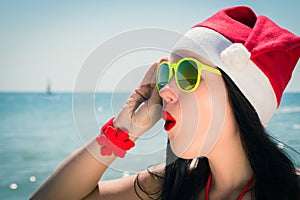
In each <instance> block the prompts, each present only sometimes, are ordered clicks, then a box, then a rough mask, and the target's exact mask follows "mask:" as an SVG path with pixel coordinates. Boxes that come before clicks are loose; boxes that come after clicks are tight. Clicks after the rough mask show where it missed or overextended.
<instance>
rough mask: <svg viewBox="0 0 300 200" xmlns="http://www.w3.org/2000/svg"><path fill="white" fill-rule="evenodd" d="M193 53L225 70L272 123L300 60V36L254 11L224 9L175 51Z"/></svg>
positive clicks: (194, 30)
mask: <svg viewBox="0 0 300 200" xmlns="http://www.w3.org/2000/svg"><path fill="white" fill-rule="evenodd" d="M177 50H189V51H193V52H195V53H197V54H199V55H200V56H202V57H204V58H205V59H207V60H209V61H211V62H212V63H213V64H215V65H216V66H218V67H219V68H221V69H222V70H223V71H224V72H225V73H226V74H227V75H229V77H230V78H231V79H232V81H233V82H234V83H235V84H236V85H237V87H238V88H239V89H240V90H241V92H242V93H243V94H244V96H245V97H246V98H247V99H248V100H249V102H250V103H251V104H252V106H253V107H254V108H255V110H256V112H257V114H258V116H259V118H260V120H261V122H262V124H263V125H266V124H267V123H268V122H269V121H270V119H271V117H272V115H273V114H274V112H275V110H276V108H277V107H278V106H279V104H280V100H281V97H282V93H283V91H284V89H285V88H286V86H287V84H288V82H289V80H290V78H291V75H292V72H293V70H294V68H295V66H296V64H297V62H298V59H299V56H300V37H298V36H296V35H294V34H293V33H291V32H289V31H287V30H285V29H283V28H281V27H279V26H278V25H276V24H275V23H274V22H273V21H271V20H270V19H269V18H267V17H265V16H256V14H255V13H254V12H253V10H252V9H250V8H249V7H246V6H237V7H232V8H227V9H224V10H221V11H219V12H218V13H216V14H215V15H213V16H212V17H210V18H208V19H207V20H205V21H204V22H202V23H199V24H197V25H195V26H194V27H192V29H190V30H189V31H188V32H187V33H186V34H185V35H184V37H182V38H181V39H180V40H179V41H178V43H177V44H176V45H175V47H174V49H173V51H177Z"/></svg>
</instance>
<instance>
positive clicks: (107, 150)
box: [96, 117, 135, 158]
mask: <svg viewBox="0 0 300 200" xmlns="http://www.w3.org/2000/svg"><path fill="white" fill-rule="evenodd" d="M114 119H115V118H114V117H113V118H111V119H110V120H109V121H108V122H107V123H106V124H104V125H103V126H102V128H101V133H100V135H99V136H98V137H97V138H96V141H97V143H98V144H99V146H100V153H101V155H103V156H111V155H112V154H114V155H115V156H117V157H120V158H123V157H124V156H125V154H126V151H128V150H129V149H131V148H132V147H134V146H135V144H134V142H133V141H134V139H135V138H132V139H133V140H132V139H131V138H130V136H129V133H128V131H127V130H124V129H120V128H118V127H115V124H114Z"/></svg>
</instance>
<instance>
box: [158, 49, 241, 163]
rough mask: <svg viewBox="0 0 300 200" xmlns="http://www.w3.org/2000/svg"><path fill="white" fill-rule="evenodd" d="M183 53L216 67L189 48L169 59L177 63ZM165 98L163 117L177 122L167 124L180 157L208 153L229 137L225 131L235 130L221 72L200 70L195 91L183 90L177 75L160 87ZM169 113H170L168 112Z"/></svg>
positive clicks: (192, 156) (174, 148)
mask: <svg viewBox="0 0 300 200" xmlns="http://www.w3.org/2000/svg"><path fill="white" fill-rule="evenodd" d="M182 57H193V58H195V59H197V60H199V61H200V62H201V63H203V64H206V65H208V66H211V67H215V66H214V65H213V64H212V63H210V62H208V61H206V60H205V59H203V58H201V57H200V56H198V55H195V54H194V53H192V52H189V51H177V52H176V54H175V53H173V54H172V55H171V60H170V62H172V63H177V62H178V61H179V60H180V59H181V58H182ZM159 94H160V96H161V97H162V99H163V110H164V112H163V113H164V115H165V116H164V118H166V115H169V116H168V117H167V118H169V119H170V118H173V119H174V120H175V121H176V123H175V125H174V123H173V124H172V123H168V122H166V124H165V129H166V131H167V133H168V137H169V140H170V145H171V148H172V150H173V152H174V153H175V154H176V155H177V156H178V157H181V158H185V159H191V158H196V157H200V156H207V155H208V154H209V153H210V152H211V151H212V150H213V148H214V147H215V146H216V144H217V143H220V144H222V143H223V142H225V141H226V140H228V139H230V134H225V132H226V133H227V132H230V131H231V132H234V131H236V123H235V120H234V117H233V115H232V112H231V109H230V106H229V102H228V100H227V95H226V94H227V92H226V89H225V84H224V82H223V79H222V77H221V76H220V75H218V74H215V73H212V72H208V71H205V70H202V71H201V81H200V84H199V86H198V88H197V89H196V90H194V91H193V92H182V91H181V90H180V89H179V88H178V87H177V85H176V82H175V80H174V76H173V77H172V79H171V80H170V82H169V83H168V84H167V85H166V86H165V87H164V88H162V89H161V90H160V93H159ZM166 113H168V114H166Z"/></svg>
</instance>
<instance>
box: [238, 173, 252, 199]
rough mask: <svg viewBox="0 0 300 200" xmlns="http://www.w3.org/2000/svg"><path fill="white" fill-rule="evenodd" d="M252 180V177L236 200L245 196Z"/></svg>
mask: <svg viewBox="0 0 300 200" xmlns="http://www.w3.org/2000/svg"><path fill="white" fill-rule="evenodd" d="M253 180H254V176H252V178H251V179H250V181H249V182H248V183H247V185H246V186H245V187H244V189H243V191H242V193H241V194H240V196H239V198H238V200H242V198H243V196H244V195H245V193H246V192H247V191H248V189H249V187H250V186H251V184H252V182H253Z"/></svg>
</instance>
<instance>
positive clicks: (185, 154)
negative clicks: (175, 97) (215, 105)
mask: <svg viewBox="0 0 300 200" xmlns="http://www.w3.org/2000/svg"><path fill="white" fill-rule="evenodd" d="M179 101H180V105H181V115H180V116H181V119H180V123H179V124H178V126H177V127H176V129H175V130H174V131H175V132H176V135H175V137H174V138H173V139H172V140H171V141H170V142H171V147H172V150H173V151H174V153H175V154H176V155H177V156H179V157H181V158H186V159H188V158H195V157H199V155H200V154H201V150H202V146H203V141H205V138H206V136H207V133H208V130H209V126H210V124H211V119H212V116H211V114H212V112H211V110H212V101H211V98H210V94H209V90H208V88H207V86H206V84H200V86H199V87H198V88H197V90H196V91H195V92H193V93H189V94H188V93H186V94H184V95H182V96H181V98H180V100H179Z"/></svg>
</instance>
